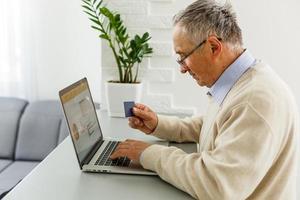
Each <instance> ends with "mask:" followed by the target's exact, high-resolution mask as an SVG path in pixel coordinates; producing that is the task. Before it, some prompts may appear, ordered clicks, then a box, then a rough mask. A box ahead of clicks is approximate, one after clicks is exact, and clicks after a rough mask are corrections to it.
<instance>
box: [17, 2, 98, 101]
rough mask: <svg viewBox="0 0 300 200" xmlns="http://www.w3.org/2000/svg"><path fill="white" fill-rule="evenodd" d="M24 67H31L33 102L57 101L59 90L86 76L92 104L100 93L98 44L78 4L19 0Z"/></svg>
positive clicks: (79, 3) (95, 35)
mask: <svg viewBox="0 0 300 200" xmlns="http://www.w3.org/2000/svg"><path fill="white" fill-rule="evenodd" d="M19 3H20V4H19V5H20V7H21V16H22V19H21V22H22V23H21V24H22V28H21V30H22V31H23V34H22V37H21V39H22V44H21V46H22V48H21V50H22V51H21V53H22V57H23V64H24V65H29V66H30V67H31V68H33V72H35V73H32V74H31V79H32V80H31V82H32V86H31V88H30V89H31V90H34V91H33V93H35V97H34V99H33V100H35V99H58V91H59V90H60V89H62V88H64V87H65V86H67V85H69V84H71V83H73V82H75V81H77V80H79V79H80V78H82V77H84V76H86V77H87V78H88V80H89V82H90V87H91V90H92V93H93V96H94V100H95V101H98V102H99V101H100V98H101V97H100V94H101V41H100V39H99V38H98V37H97V34H96V33H95V32H94V31H93V30H92V28H90V22H89V21H88V18H87V16H86V14H85V13H83V12H82V8H81V1H80V0H75V1H70V0H51V1H50V0H26V1H21V0H20V1H19Z"/></svg>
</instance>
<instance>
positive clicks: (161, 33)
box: [102, 0, 206, 115]
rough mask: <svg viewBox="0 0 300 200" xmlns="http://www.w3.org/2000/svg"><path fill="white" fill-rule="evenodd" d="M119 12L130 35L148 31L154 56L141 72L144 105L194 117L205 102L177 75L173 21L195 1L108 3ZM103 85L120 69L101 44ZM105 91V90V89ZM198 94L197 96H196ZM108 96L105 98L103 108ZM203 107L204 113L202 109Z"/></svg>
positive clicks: (187, 79)
mask: <svg viewBox="0 0 300 200" xmlns="http://www.w3.org/2000/svg"><path fill="white" fill-rule="evenodd" d="M106 2H107V3H108V6H109V7H110V8H111V9H113V10H115V11H117V12H119V13H120V14H121V16H122V19H124V22H125V24H126V26H127V27H128V30H129V33H130V34H131V35H134V34H136V33H138V34H141V33H144V32H146V31H148V32H149V33H150V35H151V37H152V39H151V40H150V41H151V46H152V47H153V50H154V54H153V56H152V57H151V58H149V59H145V61H144V62H143V63H142V65H141V68H140V71H141V72H140V78H141V79H142V81H143V83H144V92H143V98H142V103H145V104H147V105H149V106H150V107H151V108H153V109H154V110H155V111H157V112H160V113H167V114H178V115H191V114H194V113H195V112H201V111H202V110H204V108H205V104H206V100H204V99H205V97H204V96H203V94H204V93H203V91H202V90H201V89H200V87H198V86H195V85H196V83H195V82H194V81H191V78H190V77H188V76H187V75H182V74H180V72H179V71H178V64H177V63H176V62H175V60H176V57H175V55H174V53H173V45H172V18H173V16H174V14H176V13H177V12H178V11H179V10H181V9H183V8H184V7H185V6H186V5H188V4H190V3H191V2H192V0H189V1H182V0H106ZM102 70H103V71H102V81H107V80H110V79H113V78H117V77H118V76H117V68H116V66H115V64H114V59H113V56H112V53H111V50H110V49H109V48H108V46H107V43H106V42H102ZM102 91H104V89H102ZM195 94H196V95H195ZM104 95H105V94H103V95H102V102H103V104H104V107H106V103H105V96H104ZM201 107H202V109H201Z"/></svg>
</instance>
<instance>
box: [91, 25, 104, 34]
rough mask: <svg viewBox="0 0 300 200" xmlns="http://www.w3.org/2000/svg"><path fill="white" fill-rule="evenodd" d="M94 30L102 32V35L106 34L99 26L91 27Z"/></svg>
mask: <svg viewBox="0 0 300 200" xmlns="http://www.w3.org/2000/svg"><path fill="white" fill-rule="evenodd" d="M91 27H92V28H93V29H96V30H98V31H100V32H102V33H104V31H103V30H102V29H101V28H99V27H97V26H91Z"/></svg>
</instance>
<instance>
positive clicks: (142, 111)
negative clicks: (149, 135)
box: [132, 108, 152, 120]
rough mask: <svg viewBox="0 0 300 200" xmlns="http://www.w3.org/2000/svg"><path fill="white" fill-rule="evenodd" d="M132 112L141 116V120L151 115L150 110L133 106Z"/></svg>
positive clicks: (149, 117)
mask: <svg viewBox="0 0 300 200" xmlns="http://www.w3.org/2000/svg"><path fill="white" fill-rule="evenodd" d="M132 110H133V114H134V115H135V116H137V117H140V118H142V119H143V120H151V119H152V116H151V113H150V112H147V111H144V110H141V109H138V108H133V109H132Z"/></svg>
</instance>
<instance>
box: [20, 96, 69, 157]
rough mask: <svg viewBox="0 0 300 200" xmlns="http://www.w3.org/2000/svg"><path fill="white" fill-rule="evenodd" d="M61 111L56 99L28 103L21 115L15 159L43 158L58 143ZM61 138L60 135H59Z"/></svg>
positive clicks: (61, 117)
mask: <svg viewBox="0 0 300 200" xmlns="http://www.w3.org/2000/svg"><path fill="white" fill-rule="evenodd" d="M62 119H63V112H62V109H61V105H60V103H59V102H58V101H38V102H33V103H30V104H29V105H28V106H27V107H26V109H25V111H24V114H23V115H22V118H21V121H20V128H19V132H18V138H17V146H16V153H15V159H16V160H36V161H40V160H42V159H44V158H45V157H46V156H47V155H48V154H49V153H50V152H51V151H52V150H53V149H54V148H55V147H56V146H57V144H58V141H59V137H60V135H67V134H68V133H61V132H62V131H65V130H61V129H63V128H61V125H62ZM61 140H62V136H61Z"/></svg>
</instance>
